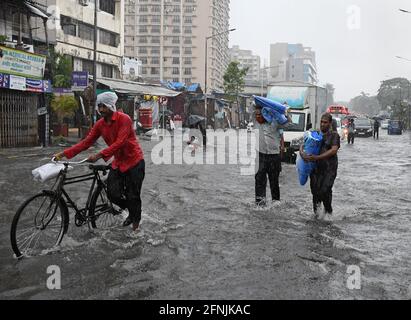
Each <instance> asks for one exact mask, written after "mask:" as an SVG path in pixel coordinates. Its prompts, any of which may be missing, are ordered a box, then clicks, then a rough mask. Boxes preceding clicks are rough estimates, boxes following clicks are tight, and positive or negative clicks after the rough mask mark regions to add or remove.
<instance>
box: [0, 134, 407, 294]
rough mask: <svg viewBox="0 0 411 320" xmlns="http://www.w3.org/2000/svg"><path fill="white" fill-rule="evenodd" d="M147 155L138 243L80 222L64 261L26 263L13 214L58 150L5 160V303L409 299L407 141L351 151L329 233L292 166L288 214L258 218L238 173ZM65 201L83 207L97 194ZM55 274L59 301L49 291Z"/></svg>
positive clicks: (384, 139) (285, 181)
mask: <svg viewBox="0 0 411 320" xmlns="http://www.w3.org/2000/svg"><path fill="white" fill-rule="evenodd" d="M141 144H142V147H143V149H144V152H145V158H146V178H145V181H144V184H143V192H142V199H143V219H142V225H141V230H140V231H139V232H138V233H135V234H133V233H132V232H131V230H129V229H124V228H123V227H121V226H120V225H119V226H116V227H114V228H112V229H110V230H104V231H98V232H95V233H91V232H90V231H89V230H88V228H87V226H83V227H82V228H77V227H76V226H75V225H74V219H73V216H72V215H71V216H70V226H69V230H68V234H67V235H66V236H65V237H64V239H63V242H62V245H61V248H60V250H59V251H57V252H55V253H53V254H50V255H44V256H40V257H34V258H28V259H23V260H21V261H17V260H16V259H14V258H13V254H12V250H11V245H10V236H9V233H10V226H11V222H12V219H13V215H14V213H15V211H16V210H17V209H18V207H19V206H20V204H21V203H22V202H23V201H24V200H25V199H26V198H28V197H29V196H31V195H34V194H36V193H37V192H40V191H41V190H42V189H43V188H44V186H42V185H41V184H39V183H36V182H34V181H33V180H32V177H31V170H32V169H34V168H36V167H38V166H40V165H42V164H45V163H47V160H45V159H46V157H48V156H50V155H52V154H53V152H55V151H57V150H59V149H56V148H50V149H47V150H44V149H37V150H30V151H22V150H18V151H16V150H14V151H13V150H5V149H3V150H1V151H0V159H1V161H0V194H1V198H0V212H1V214H0V238H1V242H0V299H15V298H17V299H411V262H410V261H411V251H410V249H409V246H410V243H411V232H410V230H411V196H410V188H411V135H410V133H408V132H407V133H405V134H404V135H403V136H388V135H387V134H386V132H384V131H383V133H382V135H381V137H380V140H379V141H374V140H373V139H372V138H369V139H361V138H358V139H357V140H356V142H355V145H354V146H351V145H350V146H349V145H347V144H346V142H343V145H342V148H341V150H340V152H339V171H338V178H337V181H336V184H335V187H334V200H333V204H334V217H333V221H332V222H331V223H328V222H321V221H315V220H314V219H313V214H312V204H311V193H310V190H309V186H308V185H307V186H305V187H301V186H300V185H299V183H298V178H297V173H296V169H295V166H292V165H286V164H284V165H283V172H282V174H281V180H280V185H281V198H282V201H281V203H279V204H272V205H271V206H269V207H268V208H267V209H257V208H255V206H254V205H253V203H254V177H253V176H242V175H241V174H240V166H239V165H197V166H189V165H160V166H156V165H153V164H152V160H151V156H150V151H151V150H152V148H153V146H154V144H155V142H149V141H141ZM77 159H80V157H78V158H77ZM86 170H87V169H86V167H81V168H76V169H75V171H74V172H75V173H76V174H77V173H81V172H85V171H86ZM68 190H69V191H70V192H69V193H70V194H71V195H73V198H74V199H76V200H78V199H81V198H82V195H83V197H84V193H85V192H87V190H88V189H87V185H86V184H84V185H80V186H70V188H68ZM50 265H56V266H59V267H60V269H61V279H62V285H61V286H62V288H61V290H56V291H50V290H48V289H47V288H46V281H47V278H48V276H49V275H48V274H47V267H48V266H50ZM348 266H358V267H359V268H360V270H361V289H360V290H350V289H348V288H347V278H348V276H349V274H348V273H347V268H348Z"/></svg>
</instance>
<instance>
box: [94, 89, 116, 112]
mask: <svg viewBox="0 0 411 320" xmlns="http://www.w3.org/2000/svg"><path fill="white" fill-rule="evenodd" d="M117 100H118V97H117V95H116V94H115V93H114V92H104V93H101V94H99V95H98V96H97V107H96V108H97V111H98V106H99V105H100V104H104V105H105V106H106V107H107V108H109V109H110V110H111V111H113V112H116V111H117V109H116V103H117Z"/></svg>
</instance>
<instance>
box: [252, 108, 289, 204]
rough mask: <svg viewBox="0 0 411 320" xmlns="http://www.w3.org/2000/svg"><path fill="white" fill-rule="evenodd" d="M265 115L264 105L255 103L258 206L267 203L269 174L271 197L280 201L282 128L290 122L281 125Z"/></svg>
mask: <svg viewBox="0 0 411 320" xmlns="http://www.w3.org/2000/svg"><path fill="white" fill-rule="evenodd" d="M268 120H269V121H271V122H268V121H267V119H266V118H265V117H264V115H263V107H262V106H261V105H260V104H259V103H258V102H256V103H255V127H254V128H255V132H256V138H257V152H258V158H259V160H258V171H257V174H256V175H255V201H256V204H257V206H265V205H266V189H267V176H268V180H269V181H270V189H271V198H272V200H273V201H280V185H279V181H278V179H279V176H280V172H281V157H280V152H281V129H283V128H284V127H285V126H286V125H287V123H288V122H291V119H290V118H289V117H288V116H287V120H288V122H287V123H286V124H283V125H280V124H278V122H277V121H276V120H274V119H268Z"/></svg>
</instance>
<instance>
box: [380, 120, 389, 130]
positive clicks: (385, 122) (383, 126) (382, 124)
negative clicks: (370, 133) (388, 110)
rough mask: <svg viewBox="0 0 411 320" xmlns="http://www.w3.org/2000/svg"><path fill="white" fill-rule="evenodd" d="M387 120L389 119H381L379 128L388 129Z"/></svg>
mask: <svg viewBox="0 0 411 320" xmlns="http://www.w3.org/2000/svg"><path fill="white" fill-rule="evenodd" d="M389 121H390V120H383V121H382V122H381V129H383V130H388V123H389Z"/></svg>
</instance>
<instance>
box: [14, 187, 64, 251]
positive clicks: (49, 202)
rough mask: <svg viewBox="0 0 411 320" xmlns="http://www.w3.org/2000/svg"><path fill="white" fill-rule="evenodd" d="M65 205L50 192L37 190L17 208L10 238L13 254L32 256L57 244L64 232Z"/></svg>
mask: <svg viewBox="0 0 411 320" xmlns="http://www.w3.org/2000/svg"><path fill="white" fill-rule="evenodd" d="M68 223H69V218H68V213H67V207H66V206H65V205H64V202H63V201H61V199H59V198H56V196H55V194H54V193H45V192H43V193H40V194H37V195H35V196H33V197H31V198H30V199H28V200H27V201H26V202H24V203H23V204H22V205H21V207H20V208H19V209H18V210H17V212H16V214H15V216H14V218H13V222H12V225H11V232H10V240H11V246H12V248H13V252H14V253H15V255H16V257H17V258H21V257H23V256H36V255H40V254H45V253H47V251H49V250H51V249H53V248H54V247H56V246H58V245H59V244H60V243H61V241H62V240H63V236H64V234H65V233H66V232H67V228H68Z"/></svg>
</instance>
